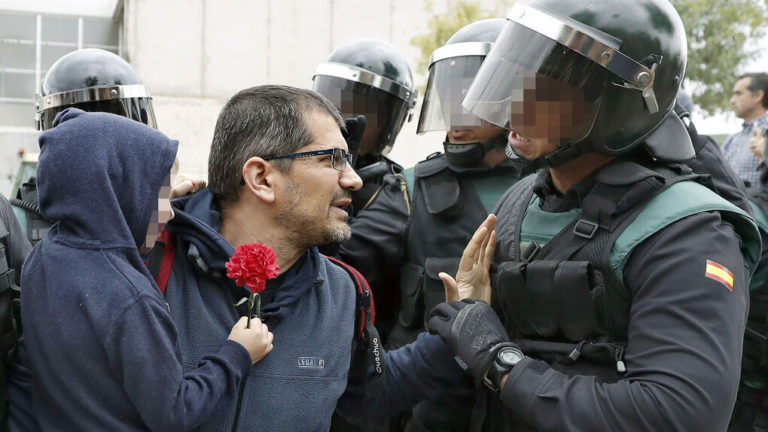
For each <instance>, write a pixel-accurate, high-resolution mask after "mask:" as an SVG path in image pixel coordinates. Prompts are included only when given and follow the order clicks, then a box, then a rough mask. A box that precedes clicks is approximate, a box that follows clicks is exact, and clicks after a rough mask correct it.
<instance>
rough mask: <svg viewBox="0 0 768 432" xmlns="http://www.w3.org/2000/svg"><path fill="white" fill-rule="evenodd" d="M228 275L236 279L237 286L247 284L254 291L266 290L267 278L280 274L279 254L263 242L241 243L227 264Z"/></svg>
mask: <svg viewBox="0 0 768 432" xmlns="http://www.w3.org/2000/svg"><path fill="white" fill-rule="evenodd" d="M225 267H226V269H227V277H229V278H230V279H234V281H235V284H236V285H237V286H240V287H242V286H247V287H248V289H249V290H250V291H251V292H253V293H258V292H262V291H264V289H265V288H266V287H267V279H273V278H275V277H277V275H278V274H280V266H279V265H278V264H277V254H276V253H275V251H273V250H272V249H271V248H270V247H269V246H266V245H263V244H261V243H250V244H244V245H240V246H238V247H237V248H236V249H235V253H234V255H232V258H230V259H229V262H227V264H226V265H225Z"/></svg>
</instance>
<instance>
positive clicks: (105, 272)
mask: <svg viewBox="0 0 768 432" xmlns="http://www.w3.org/2000/svg"><path fill="white" fill-rule="evenodd" d="M177 146H178V143H177V142H176V141H172V140H170V139H168V138H167V137H165V136H164V135H163V134H162V133H160V132H157V131H155V130H153V129H151V128H149V127H147V126H145V125H143V124H141V123H138V122H135V121H133V120H129V119H127V118H124V117H120V116H116V115H112V114H106V113H85V112H83V111H80V110H77V109H69V110H66V111H64V112H62V113H61V114H59V116H57V119H56V121H55V122H54V128H53V129H50V130H48V131H46V132H44V133H43V134H42V135H41V136H40V150H41V153H40V162H39V166H38V171H37V173H38V188H39V189H38V195H39V199H40V210H41V212H42V214H43V216H45V217H46V218H47V219H50V220H52V221H54V225H53V226H52V228H51V230H50V232H49V233H48V235H47V236H46V237H45V238H44V239H43V240H42V241H41V242H40V243H39V244H38V245H37V246H36V247H35V249H34V250H33V251H32V253H31V254H30V256H29V258H28V259H27V261H26V263H25V264H24V267H23V274H22V280H23V282H22V321H23V325H24V336H25V345H24V349H23V350H22V353H21V356H22V358H21V362H22V364H25V365H26V366H28V367H29V368H30V369H31V370H32V373H33V375H34V378H33V379H34V384H33V390H32V394H33V406H32V411H33V412H34V414H35V416H36V417H37V421H38V423H39V425H40V430H57V431H60V430H65V431H75V430H88V431H96V430H104V431H106V430H110V431H118V430H119V431H134V430H147V429H151V430H165V431H182V430H189V429H192V428H194V427H196V426H198V425H199V424H200V423H202V422H203V421H205V420H206V419H207V418H208V417H209V416H210V414H211V412H212V410H213V408H214V407H215V406H216V405H217V402H218V401H219V399H220V398H221V397H222V395H223V394H225V393H226V392H227V391H231V390H232V389H236V388H237V387H238V386H239V383H240V380H241V378H242V376H243V375H244V374H245V373H247V371H248V370H249V369H250V366H251V360H250V356H249V354H248V352H247V351H246V350H245V348H244V347H243V346H242V345H240V344H238V343H236V342H233V341H225V337H222V338H220V339H219V341H217V343H216V344H215V347H214V346H212V349H211V351H210V352H209V353H208V354H207V355H205V356H203V357H202V358H201V360H200V362H199V364H198V365H197V367H196V368H194V369H193V370H190V371H188V372H186V373H185V372H184V371H183V369H182V361H181V352H180V350H179V346H178V342H177V329H176V327H175V326H174V324H173V321H172V320H171V317H170V315H169V313H168V310H167V305H166V303H165V301H164V299H163V296H162V295H161V293H160V292H159V290H158V288H157V285H156V284H155V283H154V281H153V280H152V277H151V276H150V273H149V272H148V270H147V269H146V267H145V265H144V263H143V262H142V259H141V257H140V255H139V252H138V246H139V245H140V244H141V243H142V242H143V239H144V237H145V234H146V231H147V227H148V223H149V220H150V216H151V214H152V212H153V210H154V209H156V206H157V196H158V191H159V189H160V186H161V183H162V181H163V179H164V178H165V177H166V176H167V175H168V173H169V171H170V167H171V165H172V163H173V159H174V155H175V154H176V149H177Z"/></svg>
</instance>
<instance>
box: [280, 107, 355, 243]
mask: <svg viewBox="0 0 768 432" xmlns="http://www.w3.org/2000/svg"><path fill="white" fill-rule="evenodd" d="M306 122H307V125H308V127H309V130H310V131H311V133H312V136H313V137H314V138H315V139H314V141H313V142H312V143H310V144H309V145H307V146H304V147H302V148H300V149H298V150H297V151H296V152H305V151H314V150H325V149H332V148H342V149H344V150H347V143H346V141H344V137H343V136H342V135H341V131H340V130H339V126H338V124H336V121H335V120H334V119H333V118H332V117H331V116H329V115H327V114H325V113H309V114H308V115H307V116H306ZM331 159H332V157H331V155H320V156H311V157H306V158H297V159H294V160H293V162H292V164H291V168H290V169H289V170H288V171H286V172H284V173H280V176H281V177H280V179H281V182H280V184H276V185H275V188H276V189H277V190H276V196H277V197H278V199H279V204H278V206H279V209H278V214H277V222H278V224H279V225H280V226H281V227H282V228H284V229H285V230H286V231H287V232H288V233H289V234H290V235H289V236H288V237H289V238H291V239H292V241H293V242H294V245H295V246H297V247H301V248H308V247H314V246H318V245H322V244H328V243H340V242H343V241H345V240H347V239H349V237H350V235H351V232H350V229H349V225H348V224H347V218H348V217H349V215H348V214H347V212H346V211H345V210H344V208H345V207H347V206H348V205H349V204H350V203H351V202H352V201H351V198H350V195H351V193H352V192H353V191H356V190H359V189H360V188H361V187H362V185H363V182H362V180H360V177H358V175H357V174H356V173H355V171H354V169H352V166H351V165H350V164H349V163H347V164H346V165H345V166H344V169H343V170H342V171H339V170H337V169H335V168H334V167H333V165H332V162H331ZM336 164H337V166H340V164H341V161H336Z"/></svg>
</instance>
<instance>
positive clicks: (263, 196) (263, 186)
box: [241, 156, 279, 203]
mask: <svg viewBox="0 0 768 432" xmlns="http://www.w3.org/2000/svg"><path fill="white" fill-rule="evenodd" d="M242 174H243V181H242V189H241V193H246V194H249V195H251V196H254V197H256V198H258V199H259V200H261V201H264V202H267V203H272V202H274V201H275V191H274V188H273V186H272V185H273V184H274V180H275V176H276V175H278V174H279V173H278V172H277V170H276V169H275V168H274V167H272V166H271V165H270V164H269V162H267V161H265V160H264V159H262V158H260V157H258V156H254V157H252V158H250V159H248V160H247V161H245V164H244V165H243V173H242Z"/></svg>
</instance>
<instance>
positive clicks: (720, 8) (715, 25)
mask: <svg viewBox="0 0 768 432" xmlns="http://www.w3.org/2000/svg"><path fill="white" fill-rule="evenodd" d="M671 2H672V4H673V5H674V6H675V8H676V9H677V10H678V12H679V13H680V17H681V18H682V19H683V23H684V24H685V29H686V33H687V34H688V67H687V70H686V73H685V75H686V84H687V85H688V88H689V89H691V90H692V91H691V93H692V96H693V100H694V101H695V102H696V104H697V105H698V106H699V107H701V109H702V110H703V111H705V112H707V113H709V114H714V113H719V112H723V111H728V110H730V105H729V103H728V99H729V98H730V93H731V88H732V87H733V84H734V82H735V81H736V76H738V75H739V74H740V73H742V72H752V71H745V70H743V69H744V67H745V65H746V64H747V63H748V62H749V61H750V60H752V59H753V58H755V55H756V54H757V53H758V50H759V49H762V50H765V49H766V47H765V46H764V45H763V46H762V47H761V46H759V41H761V39H763V38H764V37H765V35H766V30H768V0H671ZM765 70H768V65H763V71H765ZM754 72H760V71H754Z"/></svg>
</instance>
